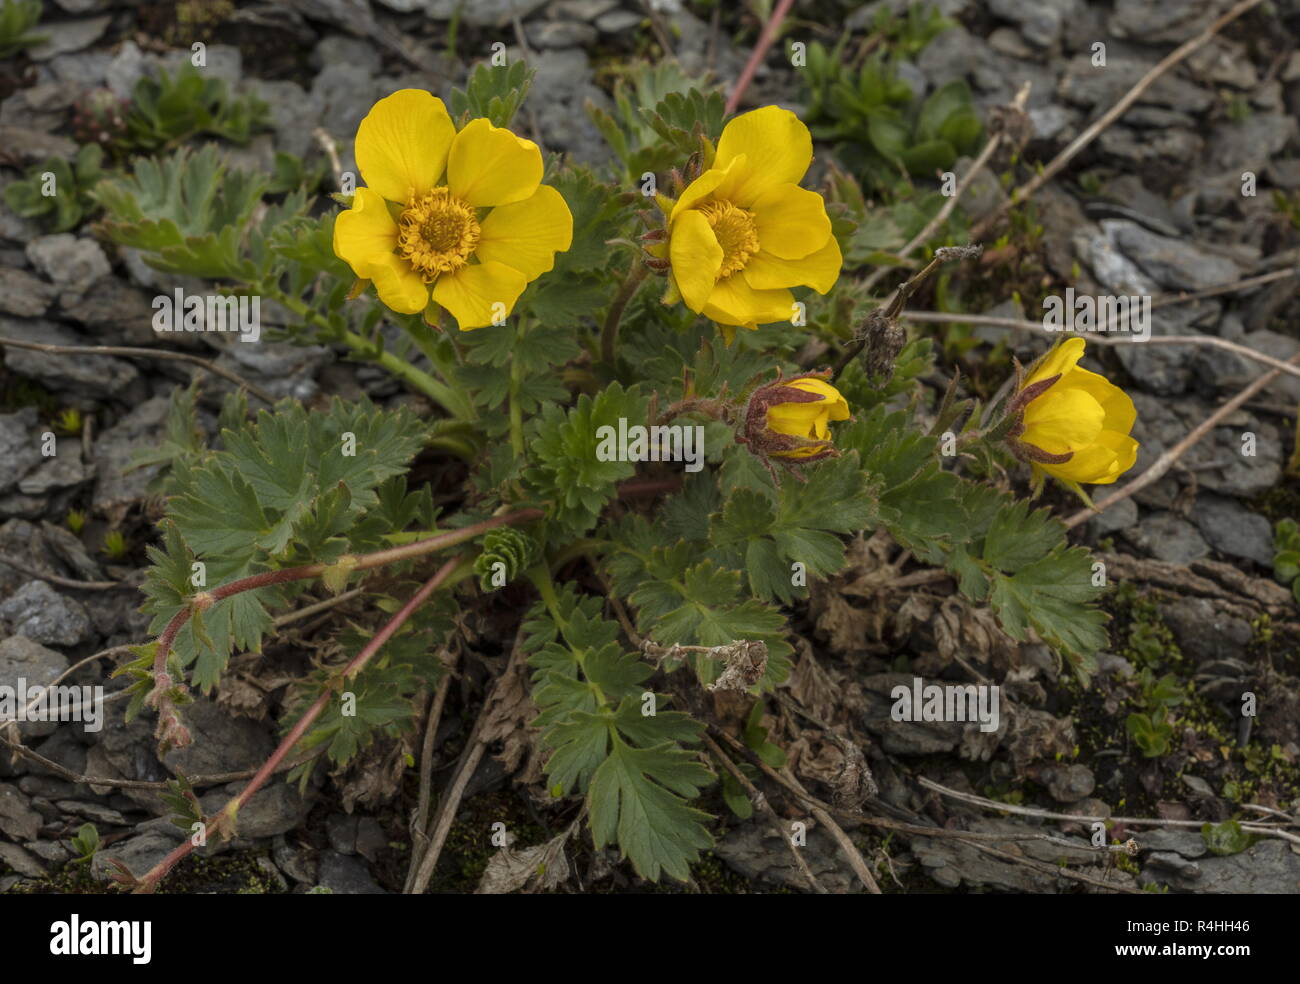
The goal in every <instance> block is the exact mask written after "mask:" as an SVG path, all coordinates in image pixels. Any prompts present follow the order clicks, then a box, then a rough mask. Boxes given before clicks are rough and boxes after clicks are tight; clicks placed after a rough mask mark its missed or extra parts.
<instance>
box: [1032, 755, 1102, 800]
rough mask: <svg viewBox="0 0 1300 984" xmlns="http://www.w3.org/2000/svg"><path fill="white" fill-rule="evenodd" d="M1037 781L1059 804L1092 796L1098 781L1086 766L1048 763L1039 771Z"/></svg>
mask: <svg viewBox="0 0 1300 984" xmlns="http://www.w3.org/2000/svg"><path fill="white" fill-rule="evenodd" d="M1037 781H1038V782H1040V783H1041V784H1042V785H1044V786H1045V787H1047V791H1048V792H1049V793H1051V794H1052V798H1053V799H1054V800H1056V801H1057V802H1058V803H1073V802H1075V801H1076V800H1081V799H1084V798H1086V797H1087V796H1090V795H1091V794H1092V791H1093V790H1094V789H1096V788H1097V780H1096V779H1095V778H1094V777H1093V774H1092V771H1091V770H1090V769H1089V768H1088V767H1087V766H1085V765H1079V764H1073V765H1065V764H1063V763H1061V762H1048V763H1046V764H1044V765H1042V766H1040V767H1039V768H1038V769H1037Z"/></svg>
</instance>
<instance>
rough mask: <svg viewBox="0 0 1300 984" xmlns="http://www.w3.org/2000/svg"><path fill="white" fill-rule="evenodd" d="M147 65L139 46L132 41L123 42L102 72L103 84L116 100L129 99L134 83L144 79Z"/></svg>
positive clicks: (133, 91)
mask: <svg viewBox="0 0 1300 984" xmlns="http://www.w3.org/2000/svg"><path fill="white" fill-rule="evenodd" d="M147 65H148V62H147V60H146V59H145V55H144V52H142V51H141V50H140V48H139V46H137V45H136V43H135V42H134V41H123V42H122V45H121V47H119V48H118V49H117V54H116V55H114V56H113V60H112V61H111V62H109V63H108V68H106V69H105V70H104V82H105V84H106V85H107V86H108V88H109V89H110V90H111V91H112V93H113V95H115V96H117V98H118V99H130V98H131V97H132V95H134V93H135V86H136V83H137V82H139V81H140V80H141V79H142V78H144V76H145V71H146V67H147Z"/></svg>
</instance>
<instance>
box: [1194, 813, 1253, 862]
mask: <svg viewBox="0 0 1300 984" xmlns="http://www.w3.org/2000/svg"><path fill="white" fill-rule="evenodd" d="M1201 838H1202V840H1204V841H1205V847H1206V849H1207V850H1208V851H1209V852H1210V853H1211V854H1214V855H1216V856H1218V857H1227V856H1228V855H1231V854H1240V853H1241V852H1242V851H1244V850H1245V849H1246V848H1248V847H1250V842H1251V836H1250V834H1249V833H1247V832H1246V831H1244V830H1242V829H1241V824H1240V823H1239V822H1238V821H1236V820H1225V821H1223V823H1217V824H1216V823H1206V824H1202V825H1201Z"/></svg>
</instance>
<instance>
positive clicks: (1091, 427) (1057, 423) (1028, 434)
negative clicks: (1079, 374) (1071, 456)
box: [1020, 387, 1106, 454]
mask: <svg viewBox="0 0 1300 984" xmlns="http://www.w3.org/2000/svg"><path fill="white" fill-rule="evenodd" d="M1055 390H1056V388H1055V387H1052V388H1051V389H1049V390H1048V391H1047V392H1046V393H1044V394H1043V395H1042V396H1039V397H1038V398H1037V399H1035V400H1032V401H1030V403H1029V406H1027V407H1026V408H1025V432H1024V434H1022V435H1021V437H1020V439H1021V440H1022V441H1024V442H1025V443H1026V444H1032V445H1033V446H1034V447H1036V448H1042V449H1043V450H1044V451H1046V452H1048V453H1049V454H1066V453H1067V452H1072V451H1079V450H1080V449H1082V448H1086V447H1087V446H1088V445H1090V444H1092V443H1093V441H1095V440H1096V439H1097V435H1098V434H1100V433H1101V425H1102V421H1103V420H1105V418H1106V414H1105V411H1103V410H1102V409H1101V404H1099V403H1098V402H1097V401H1096V400H1094V399H1093V398H1092V397H1091V396H1090V395H1089V394H1087V393H1085V392H1084V391H1083V390H1077V389H1067V390H1063V391H1062V392H1060V393H1057V392H1056V391H1055Z"/></svg>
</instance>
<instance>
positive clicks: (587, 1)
mask: <svg viewBox="0 0 1300 984" xmlns="http://www.w3.org/2000/svg"><path fill="white" fill-rule="evenodd" d="M617 7H618V0H556V2H555V3H553V4H551V7H550V9H549V11H548V13H549V14H550V15H551V16H552V17H554V18H557V19H559V20H576V21H593V20H595V19H596V18H597V17H600V16H601V15H602V14H606V13H609V12H610V11H611V10H615V9H617Z"/></svg>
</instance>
